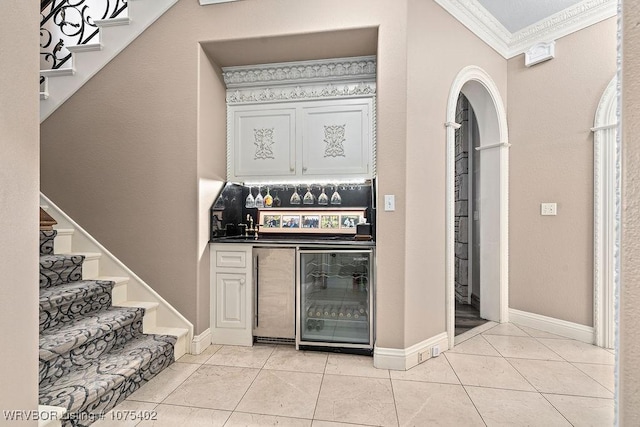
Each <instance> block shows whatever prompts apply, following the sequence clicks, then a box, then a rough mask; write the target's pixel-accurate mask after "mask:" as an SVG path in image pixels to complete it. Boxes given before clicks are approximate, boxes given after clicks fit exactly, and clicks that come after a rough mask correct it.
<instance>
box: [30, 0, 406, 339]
mask: <svg viewBox="0 0 640 427" xmlns="http://www.w3.org/2000/svg"><path fill="white" fill-rule="evenodd" d="M337 11H339V13H337ZM406 14H407V11H406V4H405V2H404V1H398V0H352V1H349V2H344V1H339V0H326V1H323V2H300V1H299V0H279V1H269V2H267V1H259V0H245V1H242V2H236V3H227V4H220V5H215V6H207V7H201V6H199V5H198V2H197V1H186V0H184V1H180V2H178V3H177V4H176V5H175V6H174V7H173V8H172V9H170V10H169V11H168V12H167V13H166V14H165V15H163V16H162V17H161V18H160V19H159V20H158V21H157V22H156V23H155V24H154V25H152V26H151V27H150V28H149V29H148V30H147V31H145V32H144V33H143V34H142V35H141V36H140V37H139V38H138V39H136V40H135V42H134V43H132V44H131V45H130V46H129V47H128V48H127V49H125V50H124V51H123V52H122V53H121V54H120V55H118V56H117V57H116V58H115V59H114V60H113V61H111V62H110V63H109V64H108V65H107V66H106V67H105V68H104V69H103V70H102V71H101V72H99V73H98V74H97V75H96V76H94V77H93V78H92V79H91V80H90V81H89V82H88V83H87V84H86V85H85V86H83V87H82V88H81V89H80V90H79V91H78V92H77V93H76V94H75V95H74V96H72V97H71V98H70V99H69V100H68V101H67V102H66V103H65V104H64V105H62V106H61V107H60V108H59V109H58V110H57V111H56V112H55V113H53V114H52V115H51V116H50V117H49V118H48V119H47V120H46V121H45V122H44V123H43V124H42V127H41V131H42V141H43V143H42V169H41V171H42V189H43V192H44V193H45V194H46V195H47V196H49V197H50V198H51V199H52V200H53V201H54V202H55V203H56V204H58V205H59V206H60V207H61V208H62V209H64V210H65V211H66V212H67V213H68V214H69V215H71V216H72V217H73V218H74V219H75V220H76V221H77V222H78V223H79V224H81V225H82V226H83V227H85V228H86V229H87V230H88V231H89V232H90V233H92V234H93V235H94V236H95V237H96V238H97V239H98V240H99V241H100V242H101V243H102V244H104V245H105V247H107V248H108V249H109V250H110V251H112V252H113V253H114V254H115V255H116V256H118V257H119V258H120V259H121V260H122V261H123V262H124V263H125V264H127V265H128V266H130V267H131V268H132V269H133V270H134V271H135V272H136V273H137V274H138V275H140V277H142V278H143V279H144V280H145V281H147V282H148V283H149V284H150V285H151V286H153V287H154V288H155V289H156V290H157V291H158V292H159V293H160V294H161V295H162V296H163V297H164V298H165V299H167V300H168V301H169V302H170V303H172V304H173V305H174V306H175V307H176V308H177V309H178V310H179V311H180V312H181V313H183V314H184V315H185V316H186V317H187V318H188V319H189V320H190V321H191V322H193V323H194V325H195V333H200V332H202V331H203V330H205V329H206V328H208V313H205V307H206V306H205V304H208V298H205V296H206V294H207V292H208V290H207V289H204V288H203V287H205V286H206V281H207V279H206V275H207V271H206V270H207V269H206V264H205V263H206V261H205V260H204V258H206V254H205V252H206V249H203V248H202V246H201V245H199V244H198V230H200V235H201V234H202V231H203V230H202V226H200V228H199V227H198V220H199V219H200V218H201V217H202V206H201V207H198V201H199V200H200V201H201V202H202V204H204V202H203V201H204V199H205V198H206V197H207V196H206V195H205V194H203V191H202V187H200V188H201V190H200V191H199V180H201V179H205V178H206V179H213V180H215V179H216V177H219V176H224V174H225V171H224V170H223V169H222V167H223V165H224V163H223V162H221V161H220V159H223V158H224V156H225V139H224V134H223V133H222V132H221V130H220V129H213V128H212V127H210V126H209V127H206V126H207V125H206V124H205V123H204V120H205V117H203V116H202V115H200V116H199V115H198V106H199V105H200V107H201V108H203V104H202V100H201V101H200V103H199V101H198V91H199V89H198V83H199V82H200V84H205V83H204V82H203V80H202V78H201V79H200V80H198V72H199V71H200V72H205V73H211V72H212V68H215V66H213V65H211V66H210V67H209V69H207V68H208V66H207V65H206V64H205V63H203V62H202V61H201V62H200V65H199V63H198V61H199V58H202V55H201V53H200V47H199V46H198V43H199V42H215V41H223V40H232V39H246V38H255V39H256V40H259V38H260V37H264V36H274V35H276V36H277V35H288V34H296V33H313V32H324V31H331V30H343V29H351V28H360V27H378V30H379V32H378V56H379V63H378V93H379V97H378V132H377V137H378V144H379V146H378V147H379V149H378V171H379V175H380V187H379V190H380V193H381V194H384V193H395V194H396V195H397V197H398V199H399V201H400V202H401V203H399V209H398V211H396V212H395V213H387V214H381V219H380V221H379V228H378V232H379V234H378V237H379V239H378V242H379V247H378V256H379V260H381V262H380V263H379V264H378V283H379V292H378V297H379V300H384V301H385V305H384V306H383V307H380V306H379V308H380V310H379V312H378V314H379V320H380V321H379V322H378V344H379V345H381V346H383V347H396V348H397V347H399V348H402V347H404V338H403V336H402V330H403V319H402V313H403V310H404V307H403V297H402V294H403V289H402V284H403V283H404V268H403V265H404V250H405V237H404V234H403V233H402V232H398V228H397V227H396V218H397V217H398V216H404V214H405V211H404V208H403V206H402V203H403V202H402V201H403V200H404V191H405V190H404V184H405V180H406V179H405V171H404V169H403V167H402V165H403V162H404V159H405V154H404V150H402V149H400V150H398V146H402V145H403V141H404V140H405V132H406V107H407V104H406V96H407V95H406V94H407V89H406V75H407V73H406V63H407V61H406V44H405V43H406V28H405V27H406ZM326 53H327V54H329V53H331V50H330V48H329V49H327V50H326ZM208 82H209V92H210V93H215V91H217V90H218V89H219V87H218V88H216V83H215V81H214V80H213V78H211V79H208ZM206 108H207V109H209V111H211V114H212V117H216V119H215V120H216V123H218V122H219V121H220V118H224V115H225V109H224V104H222V103H216V104H211V105H208V106H206ZM219 126H222V124H221V122H220V124H219ZM207 144H210V145H208V146H207ZM198 153H211V154H209V155H212V156H215V158H216V160H214V161H212V162H210V163H209V162H205V163H199V160H198ZM204 193H207V191H204ZM402 222H403V221H401V223H402ZM198 263H199V265H198ZM205 319H207V320H205Z"/></svg>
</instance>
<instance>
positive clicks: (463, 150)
mask: <svg viewBox="0 0 640 427" xmlns="http://www.w3.org/2000/svg"><path fill="white" fill-rule="evenodd" d="M456 123H460V124H462V126H461V127H460V128H459V129H456V134H455V142H456V147H455V150H456V151H455V152H456V170H455V195H454V198H455V222H454V226H455V283H456V301H458V302H460V303H463V304H468V303H469V294H470V293H471V289H470V287H469V267H470V266H469V250H470V248H469V132H470V129H469V101H468V100H467V98H466V97H465V96H464V95H462V94H460V97H459V98H458V105H457V107H456Z"/></svg>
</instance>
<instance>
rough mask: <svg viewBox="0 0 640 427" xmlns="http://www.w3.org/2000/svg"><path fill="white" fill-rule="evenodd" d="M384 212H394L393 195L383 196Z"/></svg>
mask: <svg viewBox="0 0 640 427" xmlns="http://www.w3.org/2000/svg"><path fill="white" fill-rule="evenodd" d="M384 210H385V211H395V210H396V196H394V195H393V194H385V195H384Z"/></svg>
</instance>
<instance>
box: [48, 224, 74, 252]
mask: <svg viewBox="0 0 640 427" xmlns="http://www.w3.org/2000/svg"><path fill="white" fill-rule="evenodd" d="M72 240H73V230H58V234H56V237H55V239H53V253H54V254H64V253H68V252H71V251H72V250H73V248H72V246H71V242H72Z"/></svg>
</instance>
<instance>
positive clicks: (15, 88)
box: [0, 0, 40, 425]
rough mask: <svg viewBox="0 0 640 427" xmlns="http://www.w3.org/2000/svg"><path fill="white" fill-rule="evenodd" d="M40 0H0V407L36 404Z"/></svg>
mask: <svg viewBox="0 0 640 427" xmlns="http://www.w3.org/2000/svg"><path fill="white" fill-rule="evenodd" d="M38 4H39V2H37V1H35V0H31V1H25V0H5V1H2V2H0V16H2V28H1V29H0V34H1V37H0V38H1V39H2V43H1V44H0V58H3V60H2V61H0V153H2V154H0V235H1V236H2V245H0V271H1V272H2V285H1V286H0V325H1V326H0V328H1V329H2V338H3V340H4V350H3V351H2V357H1V359H0V378H1V379H2V387H1V389H0V411H3V410H33V409H36V408H37V406H38V282H39V278H38V248H39V243H38V233H37V230H38V227H39V222H38V221H39V219H38V218H39V215H38V206H39V194H38V186H39V182H38V181H39V173H38V162H39V155H40V154H39V151H38V147H39V129H38V122H39V118H38V111H39V105H38V94H37V93H38V68H39V63H38V56H39V55H38V43H39V41H38V28H39V24H40V22H39V16H40V15H39V13H38ZM7 58H11V60H7ZM0 414H2V412H0ZM9 424H10V425H37V422H35V421H31V422H13V423H9V422H7V421H6V420H5V417H4V416H2V417H1V418H0V425H9Z"/></svg>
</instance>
